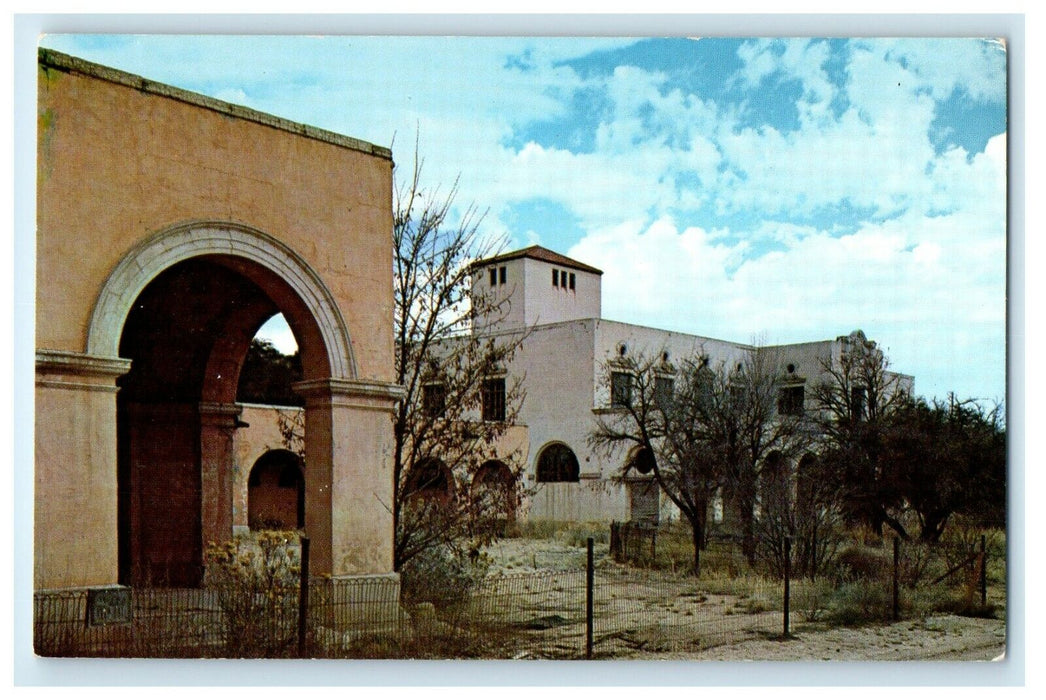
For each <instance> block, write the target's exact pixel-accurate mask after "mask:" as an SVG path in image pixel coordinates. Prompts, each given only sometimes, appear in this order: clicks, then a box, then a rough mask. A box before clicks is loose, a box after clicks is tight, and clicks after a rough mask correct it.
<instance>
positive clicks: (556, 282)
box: [552, 270, 559, 287]
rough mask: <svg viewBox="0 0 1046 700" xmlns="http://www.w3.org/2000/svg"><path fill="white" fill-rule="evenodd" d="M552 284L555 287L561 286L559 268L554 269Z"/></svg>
mask: <svg viewBox="0 0 1046 700" xmlns="http://www.w3.org/2000/svg"><path fill="white" fill-rule="evenodd" d="M552 286H553V287H558V286H559V270H553V271H552Z"/></svg>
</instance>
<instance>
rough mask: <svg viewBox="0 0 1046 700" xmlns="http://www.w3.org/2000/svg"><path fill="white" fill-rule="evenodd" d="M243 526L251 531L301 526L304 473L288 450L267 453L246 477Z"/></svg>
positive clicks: (303, 517) (303, 518)
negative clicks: (245, 512) (245, 525)
mask: <svg viewBox="0 0 1046 700" xmlns="http://www.w3.org/2000/svg"><path fill="white" fill-rule="evenodd" d="M247 525H248V527H250V529H251V530H295V529H297V528H301V527H305V474H304V473H303V472H302V468H301V458H300V457H298V455H296V454H294V453H293V452H291V451H290V450H269V451H268V452H266V453H265V454H263V455H262V456H261V457H259V458H258V461H257V462H255V463H254V467H252V468H251V474H250V476H249V477H248V478H247Z"/></svg>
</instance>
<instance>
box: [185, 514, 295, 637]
mask: <svg viewBox="0 0 1046 700" xmlns="http://www.w3.org/2000/svg"><path fill="white" fill-rule="evenodd" d="M299 552H300V550H299V549H298V533H296V532H290V531H276V530H272V531H265V532H261V533H257V534H252V535H247V536H237V537H236V538H234V539H233V540H231V541H229V542H226V543H224V544H222V545H214V544H212V545H211V546H210V547H208V548H207V551H206V553H205V555H204V556H205V562H206V565H207V568H206V575H205V577H204V585H205V586H206V587H207V588H210V589H213V590H215V591H217V593H218V602H219V606H220V608H221V612H222V621H223V627H224V629H223V639H224V641H225V651H226V654H227V655H229V656H231V657H274V656H286V655H288V654H290V653H291V652H292V651H293V650H294V648H295V645H296V642H297V606H298V586H299V576H300V558H299Z"/></svg>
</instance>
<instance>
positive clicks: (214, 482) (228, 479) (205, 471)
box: [200, 402, 242, 552]
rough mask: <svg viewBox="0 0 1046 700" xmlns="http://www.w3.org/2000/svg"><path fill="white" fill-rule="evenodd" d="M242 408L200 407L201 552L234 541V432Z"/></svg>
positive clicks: (233, 406) (214, 404) (231, 404)
mask: <svg viewBox="0 0 1046 700" xmlns="http://www.w3.org/2000/svg"><path fill="white" fill-rule="evenodd" d="M241 410H242V408H241V407H240V406H238V405H237V404H234V403H207V402H205V403H201V404H200V525H201V527H200V533H201V539H202V540H203V542H202V545H203V549H202V551H204V552H206V551H207V547H208V546H209V545H210V544H211V543H214V544H221V543H223V542H227V541H229V540H231V539H232V500H233V464H234V461H235V455H234V451H233V433H234V431H235V430H236V428H237V426H238V425H239V417H240V412H241Z"/></svg>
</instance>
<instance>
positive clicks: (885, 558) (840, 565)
mask: <svg viewBox="0 0 1046 700" xmlns="http://www.w3.org/2000/svg"><path fill="white" fill-rule="evenodd" d="M891 556H892V555H890V554H887V553H886V552H884V551H883V550H881V549H877V548H872V547H862V546H852V547H847V548H846V549H844V550H843V551H841V552H840V553H839V556H838V557H837V559H836V561H835V565H834V566H833V567H832V570H831V571H829V572H828V573H829V575H830V576H832V578H834V579H835V580H836V581H874V580H877V579H883V578H886V577H888V576H889V575H890V572H891V571H892V566H893V563H892V559H891Z"/></svg>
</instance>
